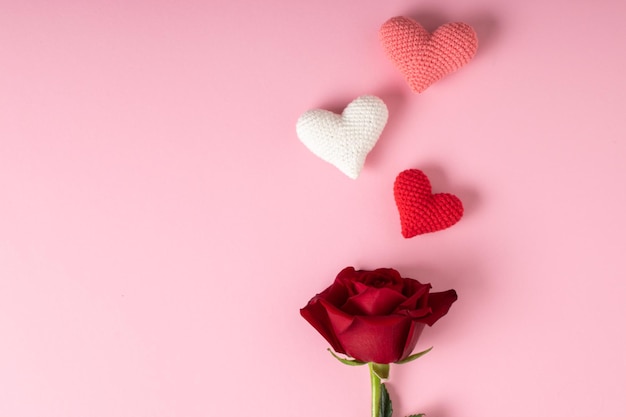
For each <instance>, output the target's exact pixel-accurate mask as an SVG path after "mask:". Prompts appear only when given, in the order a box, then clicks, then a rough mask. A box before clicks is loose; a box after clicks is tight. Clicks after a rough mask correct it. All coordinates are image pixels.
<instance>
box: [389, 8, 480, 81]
mask: <svg viewBox="0 0 626 417" xmlns="http://www.w3.org/2000/svg"><path fill="white" fill-rule="evenodd" d="M379 37H380V41H381V42H382V44H383V48H384V49H385V52H386V53H387V55H388V56H389V58H390V59H391V61H393V63H394V65H395V66H396V67H397V68H398V69H399V70H400V72H401V73H402V74H403V75H404V77H405V78H406V80H407V82H408V83H409V86H410V87H411V89H412V90H413V91H414V92H416V93H421V92H422V91H424V90H426V89H427V88H428V87H429V86H431V85H432V84H433V83H435V82H436V81H438V80H440V79H441V78H443V77H444V76H446V75H447V74H450V73H451V72H454V71H456V70H457V69H459V68H461V67H462V66H463V65H465V64H467V63H468V62H469V61H470V60H471V59H472V58H473V57H474V55H475V54H476V50H477V49H478V37H477V36H476V32H474V29H472V27H471V26H469V25H467V24H465V23H448V24H445V25H443V26H440V27H439V28H438V29H437V30H435V31H434V32H433V33H432V34H430V33H429V32H428V31H427V30H426V29H424V28H423V27H422V25H420V24H419V23H417V22H416V21H415V20H413V19H409V18H408V17H402V16H398V17H393V18H391V19H389V20H388V21H386V22H385V23H384V24H383V25H382V27H381V28H380V31H379Z"/></svg>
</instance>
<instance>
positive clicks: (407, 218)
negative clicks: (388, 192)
mask: <svg viewBox="0 0 626 417" xmlns="http://www.w3.org/2000/svg"><path fill="white" fill-rule="evenodd" d="M393 194H394V197H395V199H396V205H397V206H398V211H399V212H400V225H401V226H402V236H404V237H405V238H410V237H413V236H417V235H421V234H424V233H431V232H436V231H438V230H442V229H446V228H448V227H450V226H452V225H453V224H455V223H456V222H458V221H459V220H461V217H463V203H461V200H459V199H458V197H456V196H454V195H452V194H433V193H432V189H431V186H430V181H429V180H428V177H427V176H426V174H424V173H423V172H422V171H420V170H418V169H408V170H406V171H403V172H401V173H400V174H398V176H397V177H396V181H395V183H394V185H393Z"/></svg>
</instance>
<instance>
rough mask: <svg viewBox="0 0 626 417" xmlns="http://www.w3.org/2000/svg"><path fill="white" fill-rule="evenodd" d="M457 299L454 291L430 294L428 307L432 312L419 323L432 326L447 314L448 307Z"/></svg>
mask: <svg viewBox="0 0 626 417" xmlns="http://www.w3.org/2000/svg"><path fill="white" fill-rule="evenodd" d="M457 298H458V297H457V294H456V291H454V290H448V291H444V292H434V293H430V294H429V296H428V305H430V308H431V309H432V311H433V312H432V314H431V315H430V316H428V317H425V318H424V319H421V320H419V321H420V322H422V323H426V324H428V325H429V326H432V325H433V324H435V322H436V321H437V320H439V319H440V318H442V317H443V316H445V315H446V314H447V313H448V310H450V306H451V305H452V303H454V302H455V301H456V300H457Z"/></svg>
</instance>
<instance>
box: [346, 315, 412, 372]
mask: <svg viewBox="0 0 626 417" xmlns="http://www.w3.org/2000/svg"><path fill="white" fill-rule="evenodd" d="M410 327H411V320H410V319H409V318H407V317H404V316H398V315H391V316H382V317H380V316H377V317H367V316H357V317H355V318H354V321H353V322H352V324H351V325H350V326H349V327H348V328H347V329H346V330H345V331H344V332H342V333H340V334H337V337H338V338H339V340H340V342H341V344H342V346H343V347H344V348H345V349H346V354H348V355H350V356H351V357H353V358H355V359H358V360H360V361H363V362H375V363H391V362H396V361H398V360H399V359H400V358H401V357H402V353H403V350H404V346H405V342H406V338H407V335H408V333H409V329H410Z"/></svg>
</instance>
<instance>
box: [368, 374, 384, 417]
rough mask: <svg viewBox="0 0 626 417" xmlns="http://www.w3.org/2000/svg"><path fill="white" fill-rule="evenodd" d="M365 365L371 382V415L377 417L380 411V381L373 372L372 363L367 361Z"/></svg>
mask: <svg viewBox="0 0 626 417" xmlns="http://www.w3.org/2000/svg"><path fill="white" fill-rule="evenodd" d="M367 366H368V367H369V369H370V382H371V384H372V417H378V412H379V411H380V393H381V381H380V378H379V377H378V375H376V372H374V363H373V362H369V363H368V364H367Z"/></svg>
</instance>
